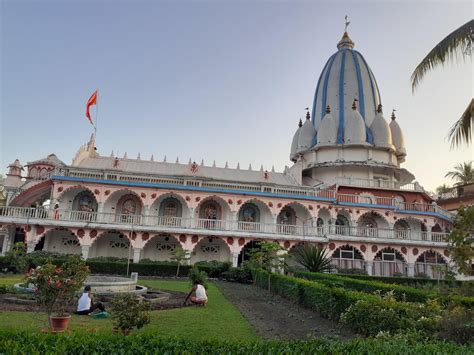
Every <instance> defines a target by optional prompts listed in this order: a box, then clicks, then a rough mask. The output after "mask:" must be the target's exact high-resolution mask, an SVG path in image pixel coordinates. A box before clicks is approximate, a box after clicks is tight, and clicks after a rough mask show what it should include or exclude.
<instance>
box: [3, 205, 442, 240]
mask: <svg viewBox="0 0 474 355" xmlns="http://www.w3.org/2000/svg"><path fill="white" fill-rule="evenodd" d="M18 219H20V220H18ZM33 220H35V221H34V222H33ZM36 220H49V221H56V220H57V221H61V222H62V221H66V222H77V223H86V224H90V223H94V224H111V225H126V226H135V227H140V226H143V227H148V228H150V227H151V228H156V230H157V231H159V230H167V229H168V228H173V229H198V230H207V231H231V232H244V233H246V234H249V235H252V234H276V235H288V236H310V237H311V236H312V237H324V238H331V237H335V238H336V239H337V238H338V237H339V236H343V237H345V236H350V237H359V238H378V239H401V240H414V241H432V242H444V240H445V238H446V235H447V233H439V232H426V231H415V230H409V229H402V230H400V229H388V228H366V227H359V226H335V225H330V226H319V227H314V226H312V225H311V223H307V224H305V225H289V224H273V223H255V222H244V221H229V220H216V219H199V218H186V217H165V216H152V215H149V216H143V215H130V214H114V213H97V212H82V211H59V213H54V212H53V211H48V210H45V209H41V208H29V207H0V222H2V223H5V222H7V223H8V222H13V223H18V222H19V223H38V222H37V221H36Z"/></svg>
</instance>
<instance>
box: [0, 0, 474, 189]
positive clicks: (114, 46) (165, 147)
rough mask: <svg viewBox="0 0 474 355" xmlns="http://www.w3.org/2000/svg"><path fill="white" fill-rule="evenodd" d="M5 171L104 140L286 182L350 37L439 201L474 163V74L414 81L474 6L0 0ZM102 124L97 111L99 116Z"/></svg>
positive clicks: (1, 169) (459, 70) (409, 163)
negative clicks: (471, 119) (466, 142)
mask: <svg viewBox="0 0 474 355" xmlns="http://www.w3.org/2000/svg"><path fill="white" fill-rule="evenodd" d="M0 12H1V18H0V20H1V21H0V22H1V32H0V40H1V51H0V53H1V56H0V61H1V63H0V65H1V72H0V75H1V76H0V84H1V86H0V106H1V110H0V112H1V125H0V133H1V134H0V173H3V174H4V173H6V172H7V166H8V164H9V163H11V162H12V161H14V160H15V159H16V158H18V159H20V161H21V163H22V164H26V163H27V162H28V161H33V160H36V159H39V158H43V157H45V156H47V155H48V154H50V153H55V154H56V155H57V156H58V157H59V158H60V159H62V160H63V161H64V162H65V163H67V164H70V163H71V161H72V159H73V158H74V155H75V154H76V152H77V150H78V148H79V147H80V146H81V145H82V144H84V143H86V142H87V141H88V139H89V137H90V135H91V133H92V131H93V130H92V127H91V125H90V123H88V121H87V119H86V117H85V106H86V102H87V100H88V98H89V96H90V95H91V94H92V93H93V92H94V90H96V89H97V88H98V89H99V102H98V124H97V129H98V130H97V147H98V151H99V153H101V154H102V155H106V156H108V155H110V153H111V151H112V150H113V151H114V152H115V154H118V155H119V156H123V154H124V153H125V152H127V155H128V157H129V158H132V157H136V156H137V154H138V153H140V154H141V158H142V159H149V158H150V156H151V155H152V154H153V155H154V158H155V160H158V159H163V157H164V156H165V155H166V156H167V159H168V161H175V160H176V157H177V156H179V160H180V162H184V163H186V162H188V160H189V158H191V159H192V160H195V161H197V162H200V161H201V159H204V163H205V164H206V165H211V164H212V163H213V161H214V160H215V162H216V164H217V166H224V165H225V163H226V161H227V162H228V163H229V166H231V167H235V166H236V165H237V162H240V166H241V167H242V168H244V167H245V168H246V167H248V166H249V164H251V165H252V167H253V168H254V169H255V168H260V165H261V164H263V166H264V169H268V170H270V169H271V167H272V166H273V165H274V166H275V169H276V170H277V171H282V170H283V169H284V167H285V165H288V166H290V165H291V162H290V161H289V152H290V145H291V140H292V137H293V134H294V132H295V130H296V128H297V122H298V120H299V118H300V117H303V116H304V108H305V107H308V106H311V105H312V102H313V96H314V90H315V87H316V83H317V80H318V77H319V75H320V72H321V71H322V69H323V66H324V64H325V62H326V61H327V59H328V58H329V56H330V55H331V54H333V53H334V52H335V51H336V50H337V49H336V44H337V42H338V41H339V39H340V38H341V36H342V33H343V31H344V16H345V15H348V16H349V20H350V22H351V23H350V26H349V34H350V36H351V38H352V39H353V40H354V42H355V43H356V47H355V48H356V49H357V50H358V51H359V52H361V53H362V54H363V55H364V57H365V59H366V60H367V62H368V64H369V66H370V67H371V69H372V71H373V72H374V74H375V77H376V79H377V83H378V85H379V88H380V92H381V97H382V103H383V105H384V109H385V118H386V119H389V114H390V111H391V109H392V108H395V109H396V110H397V120H398V122H399V124H400V126H401V127H402V129H403V131H404V134H405V142H406V148H407V153H408V156H407V160H406V162H405V163H404V164H403V165H402V167H404V168H406V169H408V170H409V171H411V172H412V173H414V174H415V176H416V180H417V181H418V182H420V183H421V185H423V186H424V187H425V188H426V189H428V190H434V189H435V188H436V187H437V186H439V185H440V184H442V183H448V184H452V182H451V181H450V180H448V179H446V178H444V175H445V173H446V172H447V171H449V170H452V169H453V167H454V166H455V165H456V164H458V163H460V162H465V161H470V160H473V159H474V147H473V146H471V147H464V148H462V149H455V150H451V149H450V145H449V143H448V142H447V140H446V136H447V133H448V131H449V128H450V127H451V126H452V125H453V123H454V122H455V121H456V120H457V118H458V117H459V116H460V115H461V113H462V112H463V111H464V109H465V108H466V107H467V104H468V103H469V101H470V100H471V98H472V97H473V68H472V60H471V59H467V60H465V61H464V60H463V59H462V58H458V60H457V61H455V62H454V63H453V64H448V65H445V66H444V67H439V68H437V69H436V70H435V71H433V72H431V73H429V74H428V75H427V76H426V77H425V79H424V80H423V82H422V83H421V85H420V86H419V88H418V90H417V91H416V92H415V93H414V94H412V91H411V87H410V82H409V78H410V75H411V73H412V71H413V69H414V68H415V67H416V65H417V64H418V63H419V62H420V61H421V59H422V58H423V57H424V56H425V55H426V54H427V53H428V52H429V51H430V50H431V49H432V48H433V47H434V46H435V45H436V44H437V43H438V42H439V41H440V40H441V39H443V38H444V37H445V36H446V35H448V34H449V33H450V32H452V31H453V30H454V29H456V28H458V27H459V26H461V25H462V24H464V23H466V22H467V21H468V20H470V19H471V18H472V17H473V5H472V2H470V1H456V0H446V1H408V0H407V1H268V0H267V1H199V0H194V1H184V0H181V1H143V0H138V1H131V0H130V1H121V0H118V1H112V0H102V1H101V0H97V1H87V0H86V1H78V0H77V1H76V0H63V1H48V0H42V1H39V0H37V1H22V0H0ZM92 113H93V116H94V115H95V113H96V112H95V110H94V109H93V110H92Z"/></svg>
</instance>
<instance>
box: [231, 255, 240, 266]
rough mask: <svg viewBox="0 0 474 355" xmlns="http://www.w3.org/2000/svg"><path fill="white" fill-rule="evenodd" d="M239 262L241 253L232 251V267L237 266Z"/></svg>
mask: <svg viewBox="0 0 474 355" xmlns="http://www.w3.org/2000/svg"><path fill="white" fill-rule="evenodd" d="M238 264H239V253H235V252H234V253H232V267H237V266H238Z"/></svg>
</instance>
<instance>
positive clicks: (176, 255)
mask: <svg viewBox="0 0 474 355" xmlns="http://www.w3.org/2000/svg"><path fill="white" fill-rule="evenodd" d="M188 259H189V256H188V255H187V253H186V251H185V250H184V249H183V248H182V247H181V245H178V246H177V247H176V249H175V250H173V251H172V252H171V260H174V261H176V263H177V264H178V267H177V268H176V277H178V276H179V267H180V266H181V264H182V263H183V261H185V260H188Z"/></svg>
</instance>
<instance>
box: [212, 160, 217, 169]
mask: <svg viewBox="0 0 474 355" xmlns="http://www.w3.org/2000/svg"><path fill="white" fill-rule="evenodd" d="M212 167H213V168H215V167H216V161H215V160H214V162H213V163H212Z"/></svg>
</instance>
